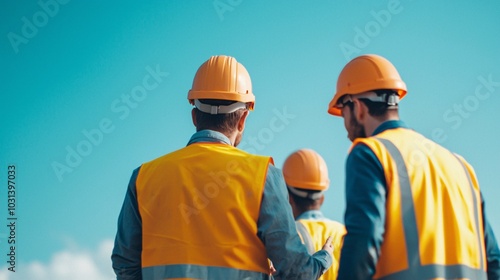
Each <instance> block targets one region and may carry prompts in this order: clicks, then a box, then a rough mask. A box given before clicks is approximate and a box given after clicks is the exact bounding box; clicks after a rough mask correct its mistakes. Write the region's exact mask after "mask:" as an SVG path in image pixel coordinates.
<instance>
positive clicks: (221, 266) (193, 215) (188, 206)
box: [137, 143, 271, 279]
mask: <svg viewBox="0 0 500 280" xmlns="http://www.w3.org/2000/svg"><path fill="white" fill-rule="evenodd" d="M270 161H271V159H270V158H269V157H263V156H255V155H250V154H248V153H246V152H243V151H241V150H239V149H236V148H234V147H232V146H229V145H224V144H218V143H193V144H190V145H188V146H187V147H185V148H183V149H180V150H178V151H176V152H173V153H170V154H167V155H165V156H163V157H160V158H158V159H156V160H153V161H151V162H148V163H146V164H144V165H142V166H141V169H140V172H139V175H138V178H137V199H138V205H139V211H140V214H141V217H142V226H143V251H142V266H143V275H148V274H150V275H157V274H158V273H159V272H160V273H162V274H161V275H162V276H163V277H167V276H168V277H187V276H189V271H190V270H192V269H195V270H197V269H201V270H206V271H207V273H208V274H207V275H205V276H206V278H205V279H216V278H217V277H227V278H225V279H241V278H243V277H252V279H254V278H256V277H260V278H262V277H263V276H264V275H266V274H267V273H268V270H269V267H268V264H267V255H266V250H265V247H264V244H263V243H262V242H261V240H260V239H259V238H258V237H257V235H256V232H257V220H258V217H259V206H260V201H261V198H262V192H263V188H264V182H265V176H266V170H267V168H268V165H269V163H270ZM207 267H208V268H207ZM170 271H172V272H170ZM165 272H166V273H165ZM177 272H179V273H180V274H178V273H177Z"/></svg>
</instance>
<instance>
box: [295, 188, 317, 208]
mask: <svg viewBox="0 0 500 280" xmlns="http://www.w3.org/2000/svg"><path fill="white" fill-rule="evenodd" d="M289 188H292V187H290V186H289ZM295 189H297V190H300V191H303V192H308V193H317V192H320V191H311V190H306V189H299V188H295ZM287 190H288V195H289V196H290V197H291V198H292V199H293V201H294V202H295V205H296V206H297V208H298V210H299V211H300V212H305V211H307V210H309V209H310V208H311V207H314V206H320V205H317V204H318V203H319V199H312V198H309V197H301V196H298V195H296V194H294V193H292V192H291V191H290V190H289V189H288V188H287Z"/></svg>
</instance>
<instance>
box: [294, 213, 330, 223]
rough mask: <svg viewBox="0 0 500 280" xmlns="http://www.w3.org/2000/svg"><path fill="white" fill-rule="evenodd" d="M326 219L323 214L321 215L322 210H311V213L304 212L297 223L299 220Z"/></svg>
mask: <svg viewBox="0 0 500 280" xmlns="http://www.w3.org/2000/svg"><path fill="white" fill-rule="evenodd" d="M324 218H325V216H323V213H321V211H320V210H309V211H305V212H302V214H300V215H298V216H297V218H296V219H295V220H296V221H298V220H322V219H324Z"/></svg>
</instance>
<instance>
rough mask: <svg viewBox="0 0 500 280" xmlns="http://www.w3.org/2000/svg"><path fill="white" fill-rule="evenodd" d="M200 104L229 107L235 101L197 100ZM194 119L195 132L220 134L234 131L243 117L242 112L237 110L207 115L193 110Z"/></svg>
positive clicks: (196, 109) (195, 109)
mask: <svg viewBox="0 0 500 280" xmlns="http://www.w3.org/2000/svg"><path fill="white" fill-rule="evenodd" d="M199 101H200V102H201V103H204V104H208V105H214V106H219V105H223V106H224V105H231V104H233V103H234V102H235V101H230V100H218V99H199ZM194 112H195V119H196V131H200V130H204V129H210V130H215V131H219V132H221V133H231V132H233V131H234V130H235V129H236V126H237V125H238V121H239V120H240V118H241V115H243V112H244V110H237V111H235V112H232V113H228V114H215V115H212V114H209V113H205V112H202V111H200V110H198V108H194Z"/></svg>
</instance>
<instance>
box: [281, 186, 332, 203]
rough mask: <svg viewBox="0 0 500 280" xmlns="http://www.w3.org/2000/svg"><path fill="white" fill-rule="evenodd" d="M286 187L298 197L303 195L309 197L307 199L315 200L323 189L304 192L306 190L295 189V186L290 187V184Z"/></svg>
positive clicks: (321, 193)
mask: <svg viewBox="0 0 500 280" xmlns="http://www.w3.org/2000/svg"><path fill="white" fill-rule="evenodd" d="M286 187H287V188H288V190H289V191H290V192H291V193H293V194H294V195H296V196H298V197H303V198H309V199H312V200H317V199H320V198H321V196H322V195H323V191H319V192H306V191H302V190H297V189H296V188H294V187H290V186H288V185H287V186H286Z"/></svg>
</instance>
